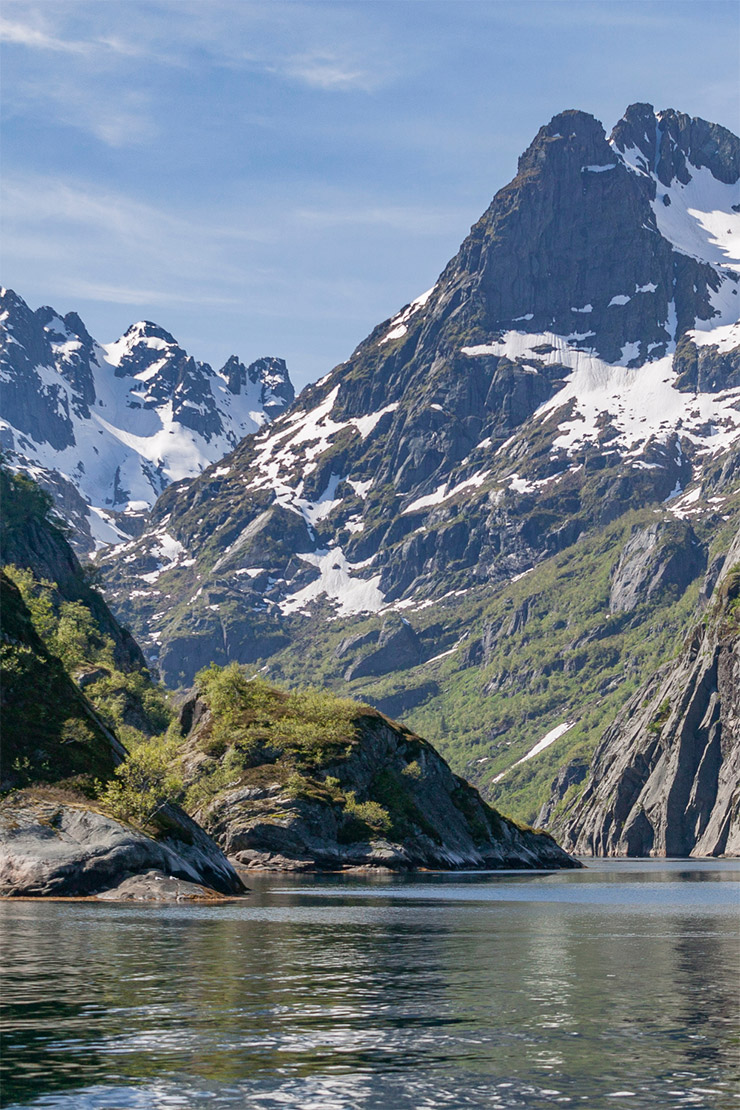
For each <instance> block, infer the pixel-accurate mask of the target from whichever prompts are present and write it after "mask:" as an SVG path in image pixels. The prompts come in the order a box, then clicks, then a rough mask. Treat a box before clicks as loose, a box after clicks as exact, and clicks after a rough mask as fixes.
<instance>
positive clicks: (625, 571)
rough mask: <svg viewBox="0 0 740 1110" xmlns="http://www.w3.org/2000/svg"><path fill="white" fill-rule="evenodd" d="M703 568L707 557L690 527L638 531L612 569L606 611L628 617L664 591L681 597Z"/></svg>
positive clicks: (660, 526) (678, 524)
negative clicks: (612, 574)
mask: <svg viewBox="0 0 740 1110" xmlns="http://www.w3.org/2000/svg"><path fill="white" fill-rule="evenodd" d="M705 565H706V553H705V552H704V551H703V550H702V546H701V544H700V542H699V540H698V539H697V537H696V535H695V534H694V531H693V529H692V528H691V526H690V525H686V524H684V523H683V522H682V521H671V522H670V524H667V523H666V522H664V521H660V522H656V523H655V524H651V525H650V526H649V527H648V528H642V529H637V530H636V531H635V533H634V534H633V535H632V537H631V538H630V540H629V542H628V543H627V544H626V545H625V547H624V549H623V551H622V554H621V556H620V559H619V564H618V565H617V567H616V569H615V572H614V578H613V580H612V588H611V593H610V596H609V609H610V611H611V612H612V613H616V612H626V613H629V612H631V611H632V610H633V609H635V608H636V607H637V606H638V605H639V604H641V603H644V602H648V601H650V599H651V598H652V597H653V595H654V594H656V593H658V592H661V591H664V590H667V589H673V590H674V591H675V592H676V594H677V595H678V596H680V594H682V593H683V592H684V590H685V589H686V587H687V586H688V584H689V583H690V582H693V580H694V579H695V578H696V577H697V575H699V574H700V573H701V572H702V571H703V570H704V567H705Z"/></svg>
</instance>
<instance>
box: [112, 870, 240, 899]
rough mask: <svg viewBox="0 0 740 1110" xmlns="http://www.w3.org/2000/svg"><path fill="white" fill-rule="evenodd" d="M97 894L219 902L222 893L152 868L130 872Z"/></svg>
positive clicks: (129, 897)
mask: <svg viewBox="0 0 740 1110" xmlns="http://www.w3.org/2000/svg"><path fill="white" fill-rule="evenodd" d="M96 898H98V899H99V900H100V901H101V902H222V901H223V900H224V895H223V894H218V892H217V891H215V890H211V889H210V887H206V886H200V885H199V884H198V883H190V882H187V881H186V880H185V879H175V878H173V877H172V875H165V874H164V872H163V871H156V870H154V871H145V872H144V873H143V874H141V875H132V876H131V877H130V878H129V879H124V880H123V882H122V883H121V884H120V885H119V886H116V887H113V889H112V890H104V891H103V892H102V893H101V894H97V895H96Z"/></svg>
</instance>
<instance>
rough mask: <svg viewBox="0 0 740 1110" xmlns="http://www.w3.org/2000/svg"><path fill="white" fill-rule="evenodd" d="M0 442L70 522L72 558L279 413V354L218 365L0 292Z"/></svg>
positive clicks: (154, 330) (156, 339) (148, 328)
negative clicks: (102, 330) (105, 339)
mask: <svg viewBox="0 0 740 1110" xmlns="http://www.w3.org/2000/svg"><path fill="white" fill-rule="evenodd" d="M0 383H2V410H3V411H2V420H0V443H1V444H2V448H3V451H4V452H5V454H6V458H7V460H8V462H9V463H10V465H11V466H13V467H14V468H19V469H22V470H26V471H28V472H30V473H31V474H32V475H33V476H34V477H35V478H36V479H37V480H38V481H40V482H41V484H42V485H43V486H44V488H46V489H47V490H48V491H49V492H50V493H51V494H52V495H53V496H54V498H55V501H56V503H57V506H58V508H59V511H60V512H61V513H62V515H63V516H64V517H65V518H66V519H67V520H69V522H70V523H71V525H72V529H73V532H72V540H73V543H74V546H75V547H76V549H77V551H78V552H79V553H83V552H84V553H87V552H90V551H94V550H95V549H96V548H99V547H100V546H105V545H106V544H110V543H117V542H118V543H120V542H121V540H122V539H127V538H130V537H131V536H133V535H136V534H138V531H139V530H140V528H141V524H142V520H143V517H144V515H145V513H146V510H148V509H149V507H150V506H151V505H152V504H153V503H154V501H155V499H156V498H157V496H158V495H159V494H160V493H161V492H162V490H163V489H165V488H166V486H168V485H169V483H170V482H173V481H177V480H179V479H182V478H187V477H192V476H193V475H195V474H198V473H200V471H201V470H203V468H204V467H206V466H207V465H208V464H209V463H212V462H214V461H216V460H218V459H220V458H221V457H222V455H224V454H225V453H226V452H227V451H229V450H231V448H233V447H234V446H236V444H237V443H238V442H239V440H240V439H241V438H242V437H243V436H244V435H246V434H247V433H249V432H253V431H255V430H256V429H257V428H259V427H260V426H261V425H262V424H263V423H264V422H265V421H267V420H270V419H272V418H273V417H275V416H276V415H278V413H280V412H282V411H283V409H284V408H286V406H287V405H289V404H290V402H291V401H292V400H293V397H294V391H293V386H292V385H291V382H290V378H289V376H288V371H287V369H286V366H285V363H284V362H283V361H282V359H277V358H261V359H258V360H257V361H256V362H253V363H252V364H251V365H250V366H245V365H244V363H242V362H240V361H239V360H238V358H237V357H236V356H235V355H232V357H231V358H230V359H229V360H228V361H227V363H226V364H225V366H223V367H222V369H221V370H219V371H214V370H213V369H212V368H211V367H210V366H209V365H208V364H207V363H203V362H196V360H195V359H193V358H192V357H191V356H190V355H188V354H187V352H186V351H184V350H183V348H182V347H180V346H179V345H178V344H177V342H176V341H175V339H174V338H173V337H172V336H171V335H170V334H169V332H167V331H165V330H164V329H163V328H160V327H158V326H157V325H156V324H153V323H150V322H149V321H141V322H139V323H137V324H133V325H132V326H131V327H130V328H129V329H128V331H127V332H126V333H125V335H123V336H122V337H121V338H120V339H118V340H116V342H114V343H110V344H108V345H105V346H103V345H101V344H99V343H97V342H96V341H95V340H94V339H93V338H92V337H91V336H90V334H89V333H88V331H87V329H86V328H85V325H84V324H83V323H82V321H81V320H80V318H79V316H78V315H77V314H76V313H75V312H68V313H67V314H66V316H64V317H63V318H62V317H60V316H59V315H58V314H57V313H56V312H55V311H54V309H52V308H49V307H47V306H45V307H43V308H39V309H37V310H36V311H35V312H34V311H32V310H31V309H30V308H29V307H28V305H27V304H26V303H25V301H23V299H22V298H21V297H19V296H18V295H17V294H16V293H14V292H13V291H12V290H10V289H2V290H0Z"/></svg>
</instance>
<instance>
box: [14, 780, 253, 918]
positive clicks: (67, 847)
mask: <svg viewBox="0 0 740 1110" xmlns="http://www.w3.org/2000/svg"><path fill="white" fill-rule="evenodd" d="M164 816H165V818H166V820H167V823H168V826H169V831H168V835H166V836H163V837H162V838H161V839H159V840H154V839H153V838H152V837H151V836H147V835H146V834H145V833H143V832H141V831H140V830H138V829H134V828H132V827H131V826H129V825H124V824H123V823H121V822H120V821H117V820H115V819H113V818H112V817H108V816H106V815H105V814H104V813H101V812H100V811H99V810H97V809H94V808H92V807H91V805H90V804H84V803H82V802H77V803H73V802H69V801H56V800H54V798H53V797H49V791H41V792H34V791H33V790H24V791H18V792H17V793H15V794H11V795H9V796H8V797H6V798H5V799H4V800H3V801H2V803H0V895H2V896H4V897H21V896H23V897H44V896H64V897H69V896H75V895H89V894H97V893H99V892H101V891H104V890H110V889H112V888H114V887H117V886H119V885H120V883H121V882H122V881H123V880H125V879H127V878H129V877H131V876H132V875H138V874H141V873H142V872H148V871H152V870H156V871H161V872H163V873H164V874H166V875H168V876H171V877H174V878H177V879H182V880H184V881H186V882H188V883H195V884H198V885H200V886H206V887H211V888H213V889H215V890H218V891H220V892H221V893H224V894H234V893H238V892H239V891H240V890H241V883H240V881H239V879H238V877H237V875H236V873H235V872H234V870H233V868H232V867H231V865H230V864H229V863H228V861H227V860H226V858H225V857H224V855H223V853H222V852H221V851H220V850H219V849H218V847H217V846H216V845H215V844H214V843H213V841H212V840H211V839H210V837H208V836H207V835H206V833H204V832H203V830H202V829H201V828H199V827H198V825H196V823H195V822H194V821H192V820H191V819H190V818H189V817H188V816H187V815H186V814H184V813H183V812H182V811H181V810H179V809H178V808H177V807H176V806H168V807H166V810H165V811H164Z"/></svg>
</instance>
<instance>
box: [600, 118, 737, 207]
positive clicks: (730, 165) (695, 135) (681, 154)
mask: <svg viewBox="0 0 740 1110" xmlns="http://www.w3.org/2000/svg"><path fill="white" fill-rule="evenodd" d="M611 143H612V145H613V146H614V148H615V149H616V150H617V151H619V153H620V154H623V155H625V156H626V158H627V161H628V162H630V163H631V164H633V165H637V166H639V168H640V169H642V170H643V172H645V173H647V174H651V175H654V177H655V179H657V182H659V183H660V184H662V185H664V186H670V185H671V184H672V183H674V182H678V183H679V184H681V185H688V183H689V182H690V181H691V179H692V177H693V176H694V172H695V171H696V170H701V169H703V168H706V169H707V170H709V172H710V173H711V175H712V177H714V178H715V179H716V180H717V181H719V182H721V183H723V184H725V185H734V184H735V183H736V182H737V180H738V178H740V140H738V137H737V136H736V135H733V133H732V132H731V131H728V130H727V128H726V127H722V126H720V125H719V124H717V123H709V122H708V121H707V120H704V119H700V118H699V117H696V116H695V117H693V118H692V117H691V116H688V115H686V114H685V113H684V112H677V111H675V109H673V108H667V109H664V110H663V111H660V112H657V113H656V112H655V110H654V108H653V106H652V104H631V105H630V106H629V108H628V109H627V111H626V112H625V114H624V116H623V117H622V119H621V120H619V122H618V123H617V124H616V126H615V127H614V130H613V131H612V135H611ZM692 171H693V172H692ZM651 199H653V198H651Z"/></svg>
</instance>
